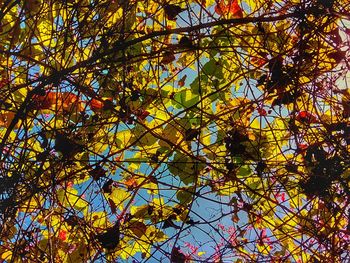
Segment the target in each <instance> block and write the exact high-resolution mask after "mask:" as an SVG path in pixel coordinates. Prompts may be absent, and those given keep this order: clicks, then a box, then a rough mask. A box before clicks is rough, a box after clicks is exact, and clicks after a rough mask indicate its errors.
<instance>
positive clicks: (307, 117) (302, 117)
mask: <svg viewBox="0 0 350 263" xmlns="http://www.w3.org/2000/svg"><path fill="white" fill-rule="evenodd" d="M295 119H296V120H297V121H299V122H303V123H309V124H310V123H316V122H317V119H316V117H315V116H314V115H312V114H311V113H310V112H307V111H300V112H299V114H298V115H297V116H296V118H295Z"/></svg>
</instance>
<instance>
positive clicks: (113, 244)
mask: <svg viewBox="0 0 350 263" xmlns="http://www.w3.org/2000/svg"><path fill="white" fill-rule="evenodd" d="M96 238H97V240H98V242H99V243H100V245H101V246H102V247H103V248H106V249H108V250H112V249H115V248H117V246H118V244H119V239H120V232H119V223H118V222H117V223H116V224H115V225H114V226H113V227H111V228H108V229H107V230H106V231H105V232H104V233H101V234H98V235H96Z"/></svg>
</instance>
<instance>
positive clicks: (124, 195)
mask: <svg viewBox="0 0 350 263" xmlns="http://www.w3.org/2000/svg"><path fill="white" fill-rule="evenodd" d="M130 196H131V194H130V193H128V192H127V191H125V190H123V189H121V188H114V189H113V191H112V193H111V194H110V196H109V198H110V199H112V201H113V202H114V203H115V205H116V207H117V208H119V209H120V210H122V209H123V208H124V205H123V204H124V202H125V201H127V200H128V199H129V198H130Z"/></svg>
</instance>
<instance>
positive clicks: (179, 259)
mask: <svg viewBox="0 0 350 263" xmlns="http://www.w3.org/2000/svg"><path fill="white" fill-rule="evenodd" d="M170 262H171V263H185V262H186V256H185V255H184V254H183V253H182V252H181V251H180V249H179V248H178V247H173V250H172V251H171V258H170Z"/></svg>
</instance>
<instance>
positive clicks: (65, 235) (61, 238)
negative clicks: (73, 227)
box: [58, 230, 67, 241]
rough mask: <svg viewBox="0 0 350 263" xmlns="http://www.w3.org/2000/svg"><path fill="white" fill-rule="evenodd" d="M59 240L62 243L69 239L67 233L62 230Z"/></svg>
mask: <svg viewBox="0 0 350 263" xmlns="http://www.w3.org/2000/svg"><path fill="white" fill-rule="evenodd" d="M58 238H59V239H60V240H62V241H65V240H66V239H67V232H66V231H64V230H61V231H60V232H59V233H58Z"/></svg>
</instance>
